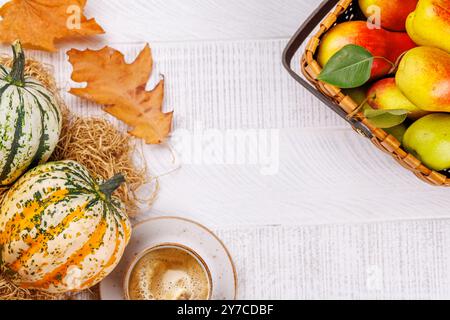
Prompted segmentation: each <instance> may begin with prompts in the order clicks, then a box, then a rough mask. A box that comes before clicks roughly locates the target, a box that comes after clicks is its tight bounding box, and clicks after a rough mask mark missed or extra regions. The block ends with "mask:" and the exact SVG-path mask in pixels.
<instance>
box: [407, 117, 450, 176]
mask: <svg viewBox="0 0 450 320" xmlns="http://www.w3.org/2000/svg"><path fill="white" fill-rule="evenodd" d="M403 145H404V146H405V148H406V150H408V151H409V152H411V153H412V154H413V155H415V156H416V157H417V158H418V159H420V160H421V161H422V162H423V163H424V164H425V165H426V166H428V167H429V168H430V169H433V170H436V171H441V170H446V169H449V168H450V114H446V113H434V114H430V115H428V116H425V117H423V118H421V119H419V120H417V121H416V122H414V123H413V124H412V125H411V126H410V127H409V128H408V130H407V131H406V133H405V136H404V138H403Z"/></svg>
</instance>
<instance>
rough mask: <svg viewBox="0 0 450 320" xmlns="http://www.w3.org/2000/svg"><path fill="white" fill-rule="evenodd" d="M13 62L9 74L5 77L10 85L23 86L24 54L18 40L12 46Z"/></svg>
mask: <svg viewBox="0 0 450 320" xmlns="http://www.w3.org/2000/svg"><path fill="white" fill-rule="evenodd" d="M12 50H13V55H14V60H13V66H12V69H11V73H10V74H9V76H8V77H7V80H9V82H10V83H11V84H14V85H17V86H20V87H21V86H23V85H24V84H25V75H24V72H25V53H24V52H23V49H22V44H21V43H20V41H19V40H16V41H15V42H14V43H13V45H12Z"/></svg>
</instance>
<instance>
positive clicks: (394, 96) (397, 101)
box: [367, 78, 426, 119]
mask: <svg viewBox="0 0 450 320" xmlns="http://www.w3.org/2000/svg"><path fill="white" fill-rule="evenodd" d="M367 102H368V103H369V105H370V106H371V107H372V108H373V109H376V110H406V111H408V115H409V117H410V118H412V119H418V118H420V117H422V116H424V115H425V114H426V111H423V110H421V109H420V108H418V107H417V106H415V105H414V104H413V103H412V102H411V101H409V100H408V98H406V97H405V95H404V94H403V93H402V92H401V91H400V89H399V88H398V87H397V85H396V83H395V78H386V79H382V80H379V81H377V82H376V83H375V84H373V85H372V86H371V87H370V89H369V91H368V92H367Z"/></svg>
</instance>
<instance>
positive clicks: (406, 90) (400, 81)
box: [396, 47, 450, 112]
mask: <svg viewBox="0 0 450 320" xmlns="http://www.w3.org/2000/svg"><path fill="white" fill-rule="evenodd" d="M396 83H397V86H398V87H399V89H400V90H401V91H402V92H403V94H404V95H405V96H406V97H407V98H408V99H409V100H410V101H411V102H412V103H414V104H415V105H416V106H418V107H419V108H420V109H422V110H426V111H433V112H450V54H448V53H447V52H445V51H443V50H441V49H438V48H432V47H418V48H414V49H412V50H411V51H409V52H408V53H407V54H406V55H405V56H404V57H403V59H402V61H401V62H400V65H399V67H398V71H397V75H396Z"/></svg>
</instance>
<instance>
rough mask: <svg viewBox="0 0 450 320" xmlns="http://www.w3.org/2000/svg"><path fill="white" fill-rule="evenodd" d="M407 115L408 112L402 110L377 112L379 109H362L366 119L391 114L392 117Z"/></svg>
mask: <svg viewBox="0 0 450 320" xmlns="http://www.w3.org/2000/svg"><path fill="white" fill-rule="evenodd" d="M408 113H409V111H408V110H403V109H392V110H379V109H372V108H365V109H364V116H365V117H366V118H375V117H378V116H381V115H385V114H391V115H394V116H403V115H407V114H408Z"/></svg>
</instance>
